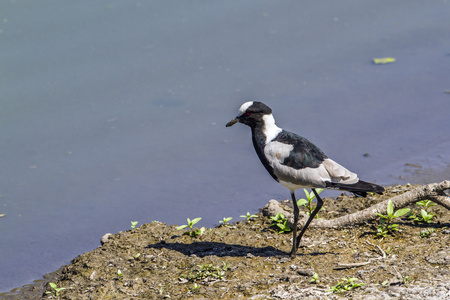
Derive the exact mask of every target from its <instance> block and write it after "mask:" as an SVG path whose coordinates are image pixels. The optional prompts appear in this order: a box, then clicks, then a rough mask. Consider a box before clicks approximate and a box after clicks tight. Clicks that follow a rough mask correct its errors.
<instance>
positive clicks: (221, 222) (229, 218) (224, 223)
mask: <svg viewBox="0 0 450 300" xmlns="http://www.w3.org/2000/svg"><path fill="white" fill-rule="evenodd" d="M231 219H233V218H232V217H228V218H223V220H222V221H219V223H220V224H222V226H226V225H228V222H230V221H231Z"/></svg>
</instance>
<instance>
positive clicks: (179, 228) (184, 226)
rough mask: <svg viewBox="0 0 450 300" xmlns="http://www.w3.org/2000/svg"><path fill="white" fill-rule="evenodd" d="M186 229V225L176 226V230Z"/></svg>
mask: <svg viewBox="0 0 450 300" xmlns="http://www.w3.org/2000/svg"><path fill="white" fill-rule="evenodd" d="M186 227H188V225H181V226H178V227H177V230H181V229H184V228H186Z"/></svg>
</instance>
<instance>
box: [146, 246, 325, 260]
mask: <svg viewBox="0 0 450 300" xmlns="http://www.w3.org/2000/svg"><path fill="white" fill-rule="evenodd" d="M146 248H153V249H162V248H166V249H170V250H174V251H178V252H180V253H182V254H184V255H187V256H188V255H195V256H197V257H205V256H210V255H215V256H218V257H224V256H231V257H239V256H240V257H244V256H250V257H251V256H259V257H278V258H282V257H286V258H289V252H285V251H281V250H278V249H276V248H274V247H272V246H267V247H251V246H242V245H235V244H232V245H230V244H225V243H220V242H194V243H191V244H183V243H177V242H175V243H167V242H161V243H158V244H150V245H148V246H147V247H146ZM325 254H328V253H308V254H302V253H297V256H302V255H325Z"/></svg>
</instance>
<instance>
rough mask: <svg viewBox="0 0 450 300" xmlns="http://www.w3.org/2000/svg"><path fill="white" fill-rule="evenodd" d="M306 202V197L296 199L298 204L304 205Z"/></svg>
mask: <svg viewBox="0 0 450 300" xmlns="http://www.w3.org/2000/svg"><path fill="white" fill-rule="evenodd" d="M306 203H308V200H306V199H298V201H297V205H298V206H302V205H305V204H306Z"/></svg>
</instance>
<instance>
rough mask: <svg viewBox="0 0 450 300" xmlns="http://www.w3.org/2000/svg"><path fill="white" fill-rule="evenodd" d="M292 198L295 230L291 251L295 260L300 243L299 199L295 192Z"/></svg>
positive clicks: (293, 229)
mask: <svg viewBox="0 0 450 300" xmlns="http://www.w3.org/2000/svg"><path fill="white" fill-rule="evenodd" d="M291 197H292V205H293V206H294V228H292V250H291V254H290V255H291V257H292V258H294V257H295V255H296V254H297V248H298V243H297V240H296V237H297V224H298V214H299V210H298V205H297V199H296V198H295V194H294V191H291Z"/></svg>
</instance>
